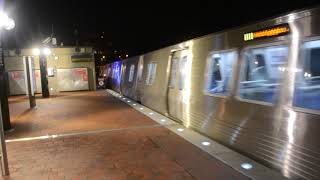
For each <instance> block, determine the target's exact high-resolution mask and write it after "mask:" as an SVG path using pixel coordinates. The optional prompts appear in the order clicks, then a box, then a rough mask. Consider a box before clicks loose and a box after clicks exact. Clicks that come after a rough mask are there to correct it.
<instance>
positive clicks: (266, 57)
mask: <svg viewBox="0 0 320 180" xmlns="http://www.w3.org/2000/svg"><path fill="white" fill-rule="evenodd" d="M287 60H288V47H286V46H269V47H263V48H252V49H248V50H247V51H245V53H244V61H245V62H244V64H243V66H242V73H241V81H240V89H239V96H240V97H241V98H242V99H248V100H255V101H263V102H268V103H273V102H274V101H275V95H276V93H277V92H278V89H279V83H280V81H281V79H282V77H283V72H284V71H285V67H286V66H287Z"/></svg>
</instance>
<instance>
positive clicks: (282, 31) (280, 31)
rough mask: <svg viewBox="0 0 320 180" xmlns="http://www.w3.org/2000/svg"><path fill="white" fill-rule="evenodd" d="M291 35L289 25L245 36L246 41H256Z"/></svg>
mask: <svg viewBox="0 0 320 180" xmlns="http://www.w3.org/2000/svg"><path fill="white" fill-rule="evenodd" d="M289 33H290V27H289V24H281V25H276V26H272V27H268V28H264V29H260V30H257V31H253V32H247V33H245V34H244V35H243V40H244V41H252V40H256V39H263V38H270V37H278V36H284V35H287V34H289Z"/></svg>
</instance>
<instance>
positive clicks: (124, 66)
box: [120, 63, 127, 95]
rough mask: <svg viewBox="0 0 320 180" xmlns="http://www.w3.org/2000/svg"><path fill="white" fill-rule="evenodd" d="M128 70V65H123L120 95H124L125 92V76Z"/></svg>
mask: <svg viewBox="0 0 320 180" xmlns="http://www.w3.org/2000/svg"><path fill="white" fill-rule="evenodd" d="M126 69H127V64H125V63H123V64H122V68H121V76H120V78H121V80H120V94H122V95H123V90H124V80H125V75H126Z"/></svg>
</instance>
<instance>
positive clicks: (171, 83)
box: [169, 58, 178, 88]
mask: <svg viewBox="0 0 320 180" xmlns="http://www.w3.org/2000/svg"><path fill="white" fill-rule="evenodd" d="M177 69H178V59H177V58H174V59H172V65H171V71H170V81H169V87H170V88H174V87H175V84H176V78H177Z"/></svg>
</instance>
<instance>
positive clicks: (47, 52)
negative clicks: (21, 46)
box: [43, 48, 51, 56]
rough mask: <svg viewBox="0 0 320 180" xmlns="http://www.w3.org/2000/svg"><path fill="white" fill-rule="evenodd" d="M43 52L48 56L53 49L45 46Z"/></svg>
mask: <svg viewBox="0 0 320 180" xmlns="http://www.w3.org/2000/svg"><path fill="white" fill-rule="evenodd" d="M43 54H44V55H46V56H48V55H50V54H51V50H50V49H49V48H44V49H43Z"/></svg>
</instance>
